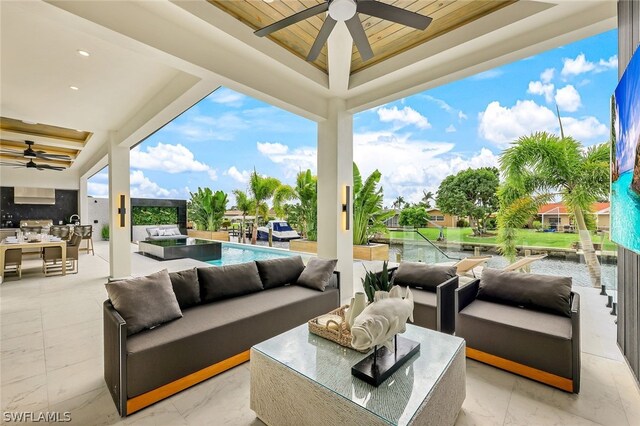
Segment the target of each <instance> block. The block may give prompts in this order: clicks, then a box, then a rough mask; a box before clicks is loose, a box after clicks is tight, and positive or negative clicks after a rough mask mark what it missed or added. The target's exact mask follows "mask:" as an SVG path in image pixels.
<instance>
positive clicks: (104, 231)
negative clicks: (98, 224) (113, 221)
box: [100, 225, 109, 241]
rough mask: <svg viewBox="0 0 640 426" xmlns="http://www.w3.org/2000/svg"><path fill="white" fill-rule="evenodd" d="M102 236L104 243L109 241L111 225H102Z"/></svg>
mask: <svg viewBox="0 0 640 426" xmlns="http://www.w3.org/2000/svg"><path fill="white" fill-rule="evenodd" d="M100 235H101V236H102V239H103V240H104V241H109V225H102V229H101V230H100Z"/></svg>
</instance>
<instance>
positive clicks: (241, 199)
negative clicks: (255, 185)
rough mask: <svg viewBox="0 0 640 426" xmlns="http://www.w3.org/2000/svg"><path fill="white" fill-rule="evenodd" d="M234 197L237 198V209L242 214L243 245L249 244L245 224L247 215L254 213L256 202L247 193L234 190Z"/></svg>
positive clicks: (241, 231)
mask: <svg viewBox="0 0 640 426" xmlns="http://www.w3.org/2000/svg"><path fill="white" fill-rule="evenodd" d="M233 195H235V196H236V208H237V209H238V210H240V211H241V212H242V224H241V225H240V233H241V234H242V243H243V244H244V243H246V242H247V233H246V230H245V227H244V224H245V222H246V220H247V214H248V213H250V212H252V211H254V210H255V207H254V204H255V202H254V200H252V199H251V198H250V197H249V196H248V195H247V193H246V192H244V191H241V190H239V189H234V190H233Z"/></svg>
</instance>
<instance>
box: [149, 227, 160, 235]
mask: <svg viewBox="0 0 640 426" xmlns="http://www.w3.org/2000/svg"><path fill="white" fill-rule="evenodd" d="M158 230H159V228H157V227H156V228H153V227H152V228H147V229H146V231H147V235H148V236H150V237H157V236H158Z"/></svg>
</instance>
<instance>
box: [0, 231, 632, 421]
mask: <svg viewBox="0 0 640 426" xmlns="http://www.w3.org/2000/svg"><path fill="white" fill-rule="evenodd" d="M133 251H134V247H133V246H132V252H133ZM132 256H133V262H132V264H133V269H134V274H135V275H142V274H146V273H150V272H155V271H157V270H159V269H160V268H161V267H160V265H159V263H158V262H156V261H154V260H151V259H147V258H144V257H142V256H139V255H137V254H134V253H132ZM107 258H108V246H107V244H106V243H102V242H100V243H96V254H95V256H91V255H87V254H82V255H81V258H80V273H79V274H77V275H68V276H66V277H49V278H44V277H43V276H42V275H41V273H40V269H39V267H40V263H39V260H37V259H32V260H28V261H26V262H25V270H24V273H23V279H22V280H21V281H16V280H14V279H11V278H9V279H8V280H6V281H5V282H4V283H3V284H2V285H0V331H1V333H0V335H1V341H0V351H1V367H0V380H1V388H0V391H1V394H0V401H1V407H0V408H1V410H2V412H5V411H34V412H39V411H47V410H48V411H60V412H64V411H70V412H71V416H72V422H71V424H74V425H76V424H77V425H83V426H85V425H114V424H125V425H261V424H262V422H260V421H259V420H257V419H256V418H255V415H254V413H253V412H252V411H251V410H250V409H249V364H248V363H247V364H244V365H241V366H238V367H236V368H234V369H232V370H229V371H227V372H225V373H223V374H221V375H219V376H217V377H214V378H212V379H210V380H207V381H205V382H203V383H201V384H199V385H197V386H194V387H192V388H190V389H188V390H186V391H183V392H181V393H180V394H178V395H174V396H173V397H171V398H169V399H166V400H164V401H162V402H160V403H158V404H156V405H154V406H152V407H149V408H147V409H145V410H143V411H141V412H139V413H136V414H134V415H132V416H130V417H128V418H126V419H124V420H123V419H120V417H119V416H118V414H117V412H116V409H115V406H114V404H113V401H112V400H111V396H110V394H109V392H108V390H107V388H106V386H105V384H104V381H103V379H102V310H101V309H102V306H101V305H102V302H103V301H104V300H105V298H106V291H105V289H104V283H105V281H106V277H107V276H108V270H109V268H108V263H107ZM198 264H200V262H197V261H194V260H190V259H188V260H176V261H169V262H163V263H162V267H163V268H164V267H166V268H167V269H169V270H170V271H174V270H180V269H185V268H187V267H193V266H195V265H198ZM354 268H355V271H356V275H359V274H362V273H363V268H362V265H361V264H355V266H354ZM357 281H359V280H358V279H357ZM577 290H578V292H579V293H580V294H581V296H582V297H581V303H582V310H583V311H582V321H583V322H582V333H583V334H582V349H583V357H582V386H581V387H582V391H581V393H580V395H571V394H567V393H564V392H562V391H558V390H555V389H552V388H550V387H547V386H545V385H541V384H538V383H535V382H532V381H530V380H527V379H524V378H520V377H518V376H515V375H512V374H510V373H506V372H503V371H500V370H497V369H495V368H492V367H489V366H486V365H483V364H480V363H477V362H475V361H472V360H467V398H466V400H465V402H464V405H463V407H462V412H461V413H460V415H459V417H458V421H457V425H593V424H601V425H607V426H613V425H629V426H636V425H640V391H639V390H638V386H637V384H636V382H635V380H634V379H633V377H632V375H631V373H630V371H629V369H628V367H627V365H626V364H625V363H624V361H623V360H622V356H621V355H620V352H619V350H618V348H617V346H616V344H615V325H614V319H615V317H612V316H610V315H609V313H608V309H606V308H605V307H604V303H605V300H604V297H601V296H599V295H598V292H597V291H596V290H594V289H589V288H577ZM39 424H41V423H39Z"/></svg>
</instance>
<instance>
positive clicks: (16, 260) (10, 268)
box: [2, 248, 22, 279]
mask: <svg viewBox="0 0 640 426" xmlns="http://www.w3.org/2000/svg"><path fill="white" fill-rule="evenodd" d="M7 272H15V273H16V274H17V275H18V279H22V249H19V248H15V249H7V250H6V251H5V252H4V273H3V274H2V279H4V274H6V273H7Z"/></svg>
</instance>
